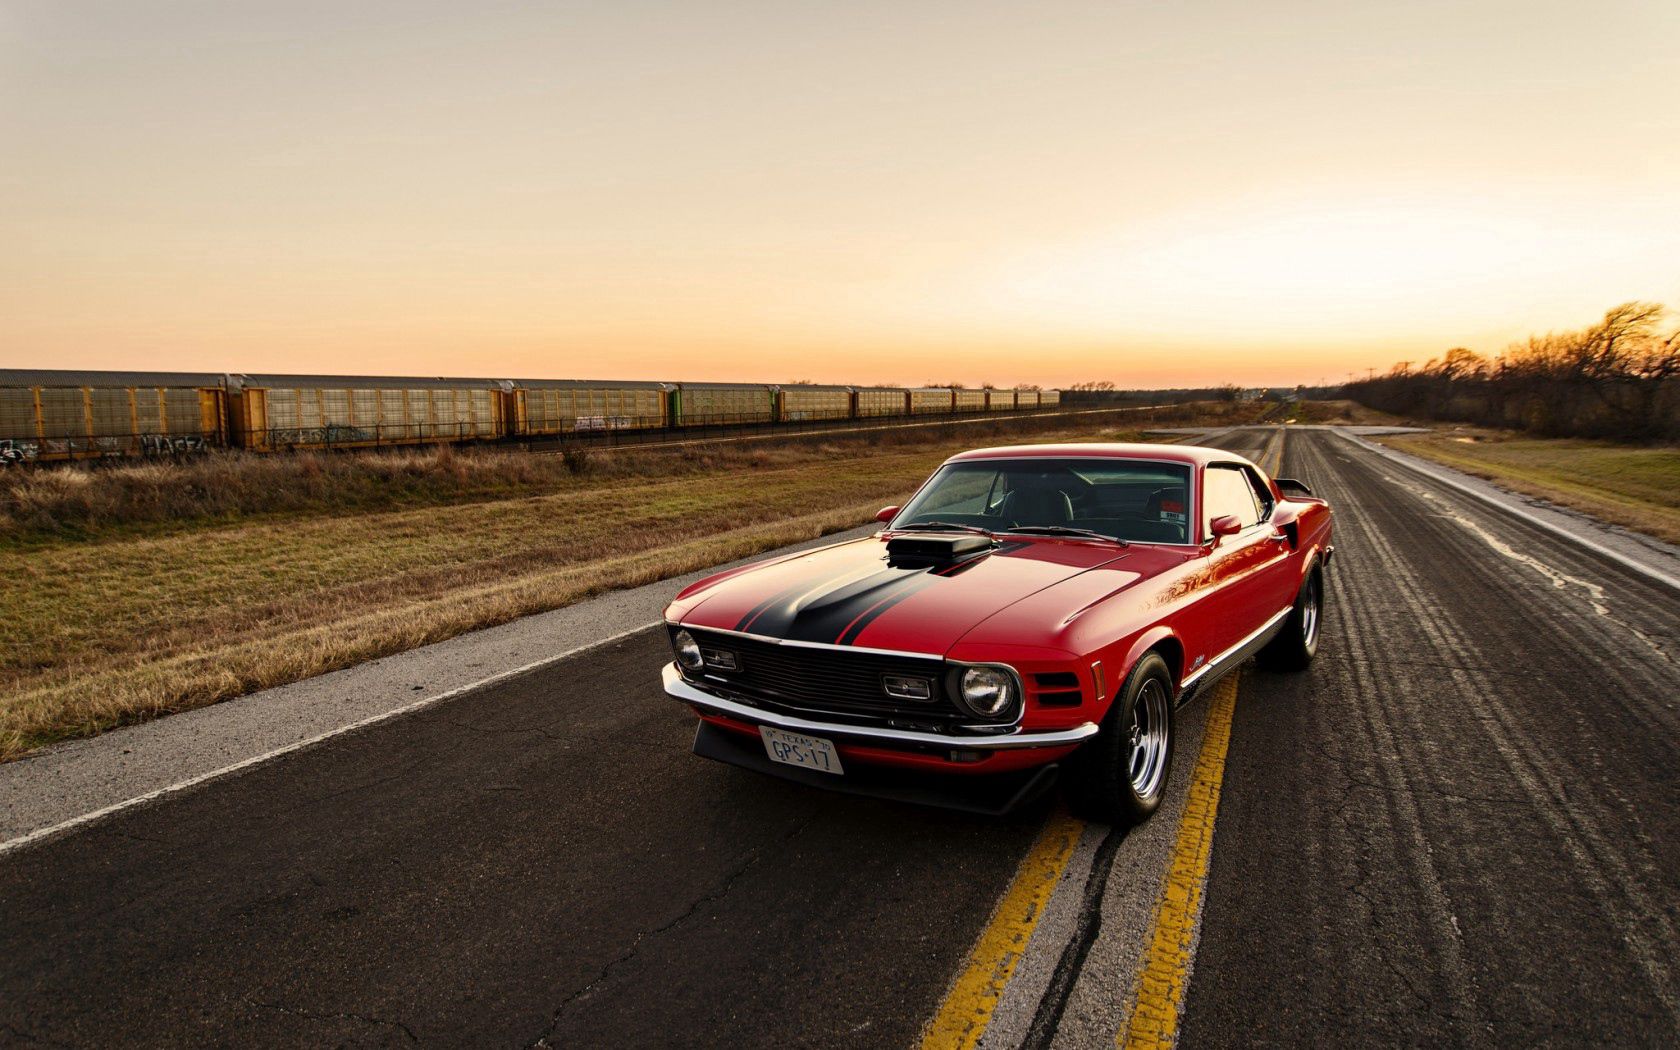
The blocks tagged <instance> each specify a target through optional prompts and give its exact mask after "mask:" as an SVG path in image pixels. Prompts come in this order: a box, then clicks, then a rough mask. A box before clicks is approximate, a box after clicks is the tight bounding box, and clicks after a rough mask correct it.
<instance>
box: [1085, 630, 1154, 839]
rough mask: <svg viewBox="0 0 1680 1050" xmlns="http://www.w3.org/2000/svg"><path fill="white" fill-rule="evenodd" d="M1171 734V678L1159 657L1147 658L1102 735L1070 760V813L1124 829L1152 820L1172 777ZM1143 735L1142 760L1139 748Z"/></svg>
mask: <svg viewBox="0 0 1680 1050" xmlns="http://www.w3.org/2000/svg"><path fill="white" fill-rule="evenodd" d="M1140 705H1141V710H1142V712H1143V718H1142V719H1139V718H1138V717H1137V716H1138V712H1139V710H1140ZM1173 728H1174V727H1173V680H1172V672H1171V671H1170V670H1169V669H1168V668H1167V662H1166V661H1165V660H1163V659H1161V657H1160V654H1158V653H1148V654H1146V655H1145V656H1144V657H1143V659H1141V660H1139V661H1138V662H1137V666H1135V667H1133V668H1132V673H1131V674H1129V675H1127V676H1126V683H1125V685H1123V686H1121V687H1120V695H1119V696H1117V697H1115V699H1114V703H1113V704H1112V705H1110V707H1109V709H1108V716H1107V717H1106V718H1104V719H1103V724H1102V729H1101V730H1100V731H1099V732H1098V733H1097V735H1096V736H1095V737H1093V738H1091V740H1090V741H1088V742H1087V743H1086V744H1085V746H1084V747H1082V748H1080V749H1079V750H1078V751H1076V752H1074V754H1073V757H1072V758H1071V759H1070V760H1069V762H1068V770H1067V773H1068V775H1067V777H1066V778H1065V780H1064V781H1063V793H1064V794H1065V795H1066V796H1067V802H1068V808H1069V809H1071V810H1073V812H1074V813H1076V814H1078V815H1079V816H1081V817H1084V818H1086V819H1087V820H1093V821H1100V822H1102V823H1105V824H1113V825H1114V826H1116V827H1122V828H1126V827H1131V826H1133V825H1135V824H1141V823H1143V822H1144V821H1146V820H1148V819H1149V817H1150V816H1151V815H1152V814H1153V813H1154V812H1155V811H1156V810H1157V809H1159V808H1160V805H1161V797H1162V796H1163V795H1165V794H1166V788H1167V778H1168V776H1170V775H1171V773H1172V753H1173V742H1174V739H1175V738H1174V735H1173ZM1139 733H1142V734H1144V736H1143V737H1142V741H1141V743H1142V746H1143V749H1144V751H1145V752H1146V753H1145V754H1143V755H1138V750H1139V747H1138V745H1137V743H1135V741H1137V740H1138V739H1139V737H1138V734H1139ZM1134 756H1137V757H1138V761H1137V762H1136V763H1134V761H1133V759H1134Z"/></svg>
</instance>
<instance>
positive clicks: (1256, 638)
mask: <svg viewBox="0 0 1680 1050" xmlns="http://www.w3.org/2000/svg"><path fill="white" fill-rule="evenodd" d="M1294 609H1295V607H1294V606H1293V605H1291V606H1289V607H1288V608H1286V609H1284V610H1283V611H1282V612H1280V613H1278V614H1277V615H1276V616H1274V617H1272V618H1271V619H1270V620H1267V621H1266V622H1265V623H1263V624H1261V625H1260V629H1259V630H1257V631H1255V632H1254V633H1253V634H1250V635H1249V636H1248V637H1246V638H1244V639H1243V640H1242V641H1240V642H1238V643H1237V644H1236V645H1233V646H1231V648H1229V649H1227V650H1225V651H1224V652H1222V653H1220V654H1219V655H1218V656H1216V657H1214V658H1213V659H1211V660H1209V661H1208V662H1207V663H1206V664H1205V665H1203V667H1202V669H1201V670H1200V671H1197V672H1196V673H1195V674H1193V675H1191V676H1190V677H1188V678H1186V679H1185V680H1184V681H1183V683H1181V684H1180V685H1179V687H1178V691H1179V693H1181V694H1184V693H1188V692H1189V691H1190V690H1192V689H1194V688H1196V685H1197V684H1198V683H1200V682H1201V680H1202V679H1203V678H1204V677H1205V676H1206V675H1207V674H1208V672H1210V671H1214V670H1221V671H1223V670H1227V669H1228V667H1227V666H1226V665H1228V664H1230V663H1234V662H1240V660H1241V658H1242V657H1244V656H1245V655H1247V650H1249V649H1250V648H1253V647H1256V646H1257V645H1258V644H1259V643H1261V642H1263V641H1264V640H1265V639H1264V636H1265V635H1267V634H1269V633H1271V632H1272V631H1273V630H1275V629H1276V628H1277V626H1278V624H1280V623H1282V622H1283V618H1284V617H1285V616H1288V615H1289V614H1290V613H1291V612H1292V611H1294Z"/></svg>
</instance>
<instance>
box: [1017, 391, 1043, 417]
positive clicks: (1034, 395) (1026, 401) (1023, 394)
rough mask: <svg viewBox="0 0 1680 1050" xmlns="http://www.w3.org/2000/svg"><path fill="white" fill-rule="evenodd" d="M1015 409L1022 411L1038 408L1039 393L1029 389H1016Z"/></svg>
mask: <svg viewBox="0 0 1680 1050" xmlns="http://www.w3.org/2000/svg"><path fill="white" fill-rule="evenodd" d="M1015 407H1016V408H1017V409H1020V410H1022V411H1025V410H1027V409H1033V408H1037V407H1038V391H1037V390H1032V389H1029V388H1027V387H1022V386H1018V387H1016V388H1015Z"/></svg>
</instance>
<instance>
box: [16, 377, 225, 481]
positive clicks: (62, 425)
mask: <svg viewBox="0 0 1680 1050" xmlns="http://www.w3.org/2000/svg"><path fill="white" fill-rule="evenodd" d="M0 443H3V447H4V449H5V451H6V452H7V453H8V456H7V458H8V459H12V460H47V461H51V460H72V459H90V458H97V457H102V456H133V455H148V454H159V453H170V452H180V451H196V450H198V449H202V448H211V447H223V446H225V445H227V443H228V412H227V391H226V387H225V385H224V383H223V377H222V376H220V375H216V374H213V373H199V372H104V371H64V370H55V369H16V368H7V369H0Z"/></svg>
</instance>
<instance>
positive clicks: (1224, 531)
mask: <svg viewBox="0 0 1680 1050" xmlns="http://www.w3.org/2000/svg"><path fill="white" fill-rule="evenodd" d="M1208 531H1209V532H1212V533H1213V536H1214V538H1215V539H1218V538H1219V537H1221V536H1235V535H1236V534H1237V533H1239V532H1241V531H1242V519H1240V518H1238V517H1237V516H1236V515H1235V514H1221V515H1220V516H1219V517H1217V518H1214V519H1213V520H1212V521H1210V522H1208Z"/></svg>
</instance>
